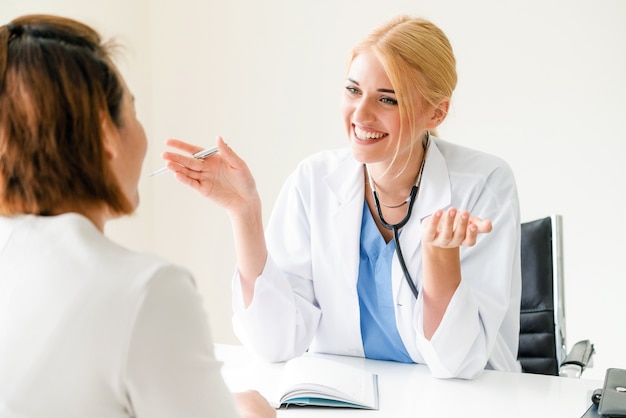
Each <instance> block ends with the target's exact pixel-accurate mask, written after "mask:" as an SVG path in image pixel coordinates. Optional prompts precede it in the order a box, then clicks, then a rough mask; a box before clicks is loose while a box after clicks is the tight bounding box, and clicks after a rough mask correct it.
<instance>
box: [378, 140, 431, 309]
mask: <svg viewBox="0 0 626 418" xmlns="http://www.w3.org/2000/svg"><path fill="white" fill-rule="evenodd" d="M429 145H430V132H426V139H425V142H424V156H423V157H422V164H421V166H420V170H419V173H418V175H417V180H416V181H415V184H414V185H413V187H412V188H411V193H410V195H409V202H408V203H409V206H408V207H407V209H406V214H405V215H404V218H402V220H401V221H400V222H398V223H396V224H390V223H388V222H387V221H385V218H384V217H383V211H382V208H381V205H380V201H379V200H378V192H377V191H376V186H375V185H374V182H373V181H371V178H370V186H371V187H372V196H373V197H374V204H375V205H376V212H377V213H378V219H379V220H380V224H381V225H382V226H383V228H385V229H388V230H390V231H392V232H393V243H394V244H395V246H396V253H397V255H398V261H399V262H400V267H401V268H402V272H403V274H404V278H405V279H406V282H407V284H408V285H409V287H410V288H411V292H412V293H413V296H415V298H416V299H417V297H418V296H419V291H418V290H417V287H416V286H415V282H413V279H412V278H411V274H410V273H409V269H408V268H407V266H406V261H405V260H404V255H403V254H402V248H400V228H402V227H403V226H404V225H406V223H407V222H409V219H411V214H412V213H413V204H415V201H416V200H417V196H418V194H419V190H420V187H421V185H422V173H423V172H424V165H425V164H426V153H427V152H428V146H429Z"/></svg>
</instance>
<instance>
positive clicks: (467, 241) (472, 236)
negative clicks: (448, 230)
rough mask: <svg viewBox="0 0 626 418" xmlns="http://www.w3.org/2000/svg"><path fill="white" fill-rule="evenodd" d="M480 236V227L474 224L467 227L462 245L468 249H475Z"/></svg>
mask: <svg viewBox="0 0 626 418" xmlns="http://www.w3.org/2000/svg"><path fill="white" fill-rule="evenodd" d="M477 236H478V227H477V226H476V225H474V224H473V223H470V224H468V225H467V228H466V230H465V238H464V239H463V242H461V245H464V246H466V247H473V246H474V245H475V244H476V237H477Z"/></svg>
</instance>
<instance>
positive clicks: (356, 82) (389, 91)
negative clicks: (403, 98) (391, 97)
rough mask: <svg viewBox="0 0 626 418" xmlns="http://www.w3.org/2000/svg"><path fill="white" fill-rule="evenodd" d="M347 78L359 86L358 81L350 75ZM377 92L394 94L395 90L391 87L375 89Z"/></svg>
mask: <svg viewBox="0 0 626 418" xmlns="http://www.w3.org/2000/svg"><path fill="white" fill-rule="evenodd" d="M347 80H348V81H349V82H351V83H354V84H356V85H357V86H360V84H359V82H358V81H356V80H353V79H351V78H350V77H348V78H347ZM376 91H377V92H379V93H390V94H396V92H395V91H394V90H393V89H376Z"/></svg>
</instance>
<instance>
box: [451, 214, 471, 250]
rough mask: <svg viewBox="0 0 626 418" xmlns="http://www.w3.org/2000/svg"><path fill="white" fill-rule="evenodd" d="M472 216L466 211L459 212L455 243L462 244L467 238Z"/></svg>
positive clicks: (455, 226) (455, 229) (455, 228)
mask: <svg viewBox="0 0 626 418" xmlns="http://www.w3.org/2000/svg"><path fill="white" fill-rule="evenodd" d="M469 219H470V215H469V212H468V211H466V210H461V211H459V212H458V214H457V217H456V219H455V223H454V237H453V242H454V243H462V242H463V241H464V240H465V237H466V236H467V232H468V231H467V227H468V224H469Z"/></svg>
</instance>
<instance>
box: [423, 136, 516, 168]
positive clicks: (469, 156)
mask: <svg viewBox="0 0 626 418" xmlns="http://www.w3.org/2000/svg"><path fill="white" fill-rule="evenodd" d="M432 139H433V142H434V144H435V145H436V147H437V149H438V151H439V152H440V153H441V155H442V156H443V157H444V159H445V161H446V164H447V166H448V170H450V171H451V172H468V173H475V174H477V173H485V174H489V173H492V172H494V171H501V172H511V168H510V166H509V164H508V163H507V162H506V161H505V160H504V159H503V158H501V157H499V156H497V155H494V154H490V153H488V152H485V151H481V150H478V149H475V148H470V147H467V146H464V145H459V144H456V143H453V142H450V141H447V140H443V139H441V138H435V137H433V138H432Z"/></svg>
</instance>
